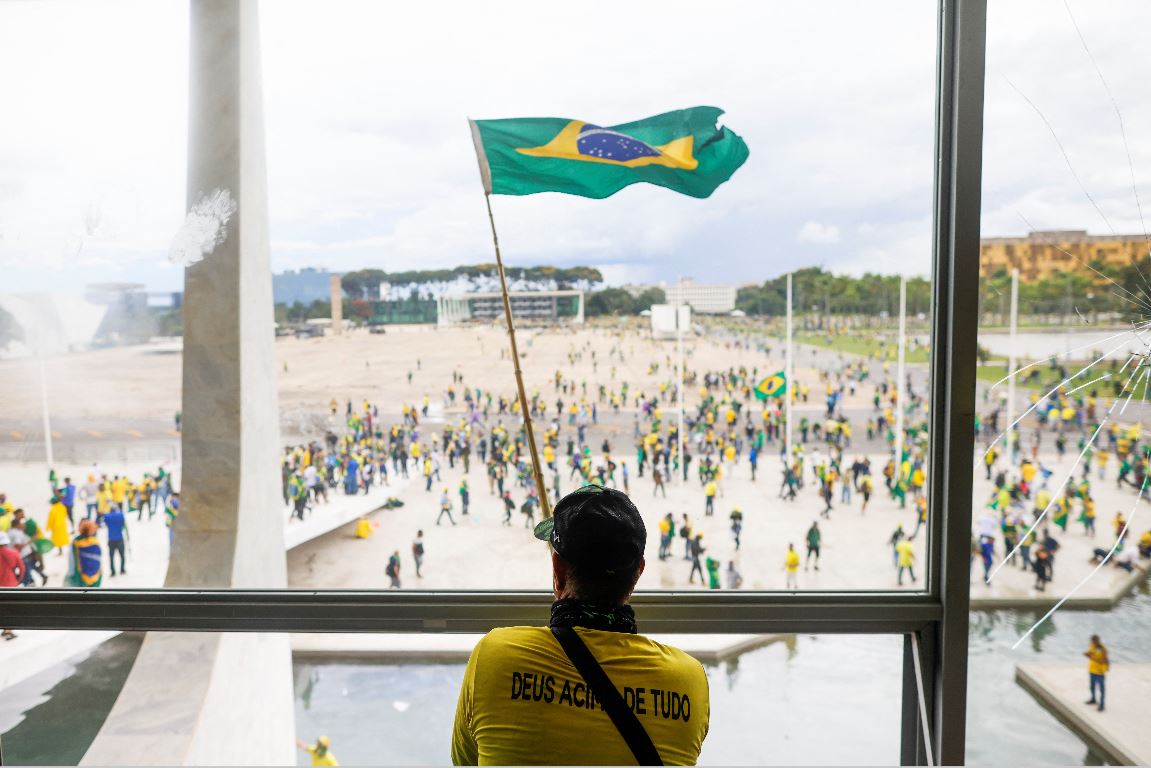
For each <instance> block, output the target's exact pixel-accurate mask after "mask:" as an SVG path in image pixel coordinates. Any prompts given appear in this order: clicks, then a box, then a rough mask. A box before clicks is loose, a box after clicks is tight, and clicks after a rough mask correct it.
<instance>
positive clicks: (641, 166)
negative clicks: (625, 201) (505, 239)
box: [470, 107, 748, 198]
mask: <svg viewBox="0 0 1151 768" xmlns="http://www.w3.org/2000/svg"><path fill="white" fill-rule="evenodd" d="M722 114H723V110H722V109H718V108H716V107H692V108H690V109H681V110H678V111H676V112H666V113H664V114H662V115H656V116H655V117H647V118H644V119H643V120H636V121H635V122H632V123H623V124H621V125H609V126H607V127H603V126H599V125H593V124H592V123H585V122H584V121H582V120H568V119H565V118H558V117H521V118H510V119H504V120H472V121H470V122H471V128H472V139H473V140H474V141H475V144H476V155H477V156H478V158H479V161H480V175H481V176H482V177H483V182H484V191H485V192H487V193H488V194H496V195H532V194H535V193H537V192H564V193H566V194H569V195H580V196H581V197H594V198H604V197H609V196H611V195H614V194H615V193H616V192H619V191H620V190H621V189H623V188H624V187H626V186H627V185H629V184H638V183H640V182H647V183H648V184H658V185H659V186H661V187H667V188H668V189H672V190H675V191H676V192H679V193H681V194H684V195H690V196H691V197H708V196H709V195H711V193H712V192H714V191H715V189H716V187H718V186H719V185H720V184H722V183H723V182H725V181H727V180H728V179H730V178H731V175H732V174H733V173H735V171H736V169H738V168H739V166H741V165H743V162H744V160H746V159H747V154H748V151H747V144H745V143H744V141H743V139H741V138H740V137H739V136H737V135H736V134H735V133H733V132H732V131H730V130H729V129H727V128H725V127H723V126H721V125H718V124H717V121H718V120H719V116H720V115H722Z"/></svg>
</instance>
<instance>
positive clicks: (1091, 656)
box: [1087, 647, 1108, 675]
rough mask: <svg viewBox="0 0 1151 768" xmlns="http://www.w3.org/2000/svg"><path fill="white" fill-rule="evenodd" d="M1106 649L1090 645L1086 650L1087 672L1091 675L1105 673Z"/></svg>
mask: <svg viewBox="0 0 1151 768" xmlns="http://www.w3.org/2000/svg"><path fill="white" fill-rule="evenodd" d="M1107 667H1108V664H1107V651H1106V650H1105V649H1104V648H1101V647H1100V648H1096V647H1092V648H1089V649H1088V650H1087V672H1088V674H1092V675H1105V674H1107Z"/></svg>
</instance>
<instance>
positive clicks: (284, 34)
mask: <svg viewBox="0 0 1151 768" xmlns="http://www.w3.org/2000/svg"><path fill="white" fill-rule="evenodd" d="M1068 2H1069V3H1070V8H1071V10H1072V11H1073V12H1074V13H1075V16H1076V19H1077V20H1078V22H1079V25H1080V28H1081V29H1082V32H1083V35H1084V37H1085V39H1086V40H1087V43H1088V45H1089V46H1090V49H1091V52H1092V54H1093V55H1094V57H1095V60H1096V62H1097V63H1098V66H1099V68H1100V69H1101V71H1102V72H1103V75H1104V77H1105V78H1106V81H1107V83H1108V85H1109V86H1110V88H1111V91H1112V92H1113V93H1114V97H1115V99H1116V101H1117V102H1118V104H1119V106H1120V109H1121V111H1122V115H1123V118H1124V120H1125V124H1126V129H1127V135H1128V138H1129V140H1130V153H1131V156H1132V159H1133V164H1134V169H1135V173H1136V177H1137V182H1138V188H1139V190H1140V194H1141V196H1142V199H1143V202H1144V205H1145V206H1147V208H1148V211H1147V216H1148V218H1151V139H1149V138H1148V137H1151V91H1148V89H1147V87H1146V82H1147V72H1148V63H1149V62H1148V59H1147V54H1146V52H1145V50H1143V49H1142V48H1141V47H1140V46H1139V45H1138V43H1137V41H1139V40H1142V39H1143V38H1145V37H1146V33H1147V32H1148V31H1151V3H1148V2H1146V0H1122V1H1121V0H1091V2H1087V0H1068ZM990 5H991V6H992V9H991V16H990V19H989V29H988V38H989V40H988V68H987V75H988V77H987V108H986V124H985V145H986V146H985V153H984V158H985V166H984V200H983V214H984V215H983V231H984V234H985V235H1011V234H1023V233H1024V232H1025V231H1026V229H1027V225H1026V224H1025V223H1024V219H1026V220H1027V221H1029V222H1030V223H1031V224H1032V225H1033V226H1035V227H1036V228H1041V229H1043V228H1068V229H1088V230H1090V231H1092V232H1096V233H1107V232H1109V231H1110V230H1111V229H1114V230H1116V231H1120V232H1137V231H1140V230H1141V228H1142V224H1141V223H1140V217H1139V214H1138V211H1137V207H1136V203H1135V199H1136V198H1135V194H1134V192H1133V190H1132V182H1131V175H1130V171H1129V168H1128V162H1127V152H1126V150H1125V148H1124V145H1123V142H1122V140H1121V138H1120V132H1119V122H1118V120H1117V117H1116V113H1115V111H1114V109H1113V107H1112V106H1111V101H1110V100H1109V97H1108V94H1107V91H1106V90H1105V88H1104V86H1103V84H1102V83H1101V81H1100V79H1099V76H1098V75H1097V74H1096V72H1095V70H1094V68H1093V67H1092V64H1091V61H1090V59H1089V58H1088V56H1087V54H1086V53H1085V52H1084V49H1083V47H1082V45H1081V43H1080V42H1079V38H1078V36H1077V34H1076V31H1075V28H1074V27H1073V26H1072V23H1071V19H1070V17H1069V15H1068V10H1067V7H1066V6H1065V5H1064V2H1063V0H994V1H993V2H991V3H990ZM187 15H188V12H187V3H186V2H178V1H176V0H146V1H145V2H103V1H101V0H85V1H84V2H29V1H27V0H10V1H9V2H4V3H0V73H3V74H0V115H2V118H0V291H4V292H7V291H41V290H56V291H63V292H79V291H81V290H82V288H83V286H84V284H86V283H89V282H97V281H107V280H138V281H141V282H144V283H146V284H148V285H149V287H151V288H153V289H156V290H178V289H179V288H180V287H181V282H182V271H181V270H180V269H179V268H177V267H174V266H172V265H171V264H170V263H169V262H168V251H169V247H170V246H171V244H172V241H173V237H174V235H175V233H176V232H177V230H178V229H179V227H180V224H181V222H182V220H183V218H184V215H185V213H186V210H185V200H184V169H185V159H186V157H185V154H186V150H185V143H186V124H187V87H186V86H187V55H188V49H187V28H188V23H187ZM261 23H262V40H263V64H264V86H265V87H264V97H265V116H266V129H267V152H268V175H269V219H270V226H271V238H272V244H271V247H272V261H273V265H274V267H275V269H277V270H281V269H287V268H298V267H305V266H316V267H326V268H329V269H334V270H349V269H356V268H360V267H369V266H370V267H379V268H383V269H387V270H399V269H409V268H414V267H438V266H454V265H457V264H461V263H474V262H477V261H489V260H491V256H492V254H491V241H490V236H489V234H488V230H487V219H486V214H485V212H484V205H483V199H482V192H481V188H480V184H479V178H478V173H477V171H476V163H475V157H474V152H473V149H472V145H471V140H470V137H469V134H468V130H467V124H466V118H467V117H468V116H471V117H477V118H495V117H512V116H556V117H569V118H579V119H583V120H587V121H589V122H595V123H598V124H601V125H610V124H614V123H620V122H627V121H630V120H634V119H637V118H640V117H644V116H647V115H652V114H656V113H659V112H663V111H667V110H669V109H676V108H681V107H687V106H693V105H700V104H708V105H715V106H719V107H722V108H723V109H725V110H726V112H727V114H726V115H725V116H724V118H723V121H724V123H725V124H726V125H728V126H729V127H730V128H732V129H733V130H735V131H736V132H737V133H739V134H740V135H742V136H743V137H744V139H745V140H746V141H747V143H748V145H749V147H750V149H751V157H750V158H749V160H748V162H747V164H746V165H745V166H744V167H743V168H742V169H741V170H740V171H739V172H738V173H737V174H736V175H735V177H734V178H733V179H732V180H731V181H730V182H729V183H727V184H726V185H724V186H723V187H721V188H720V189H719V190H718V191H717V192H716V193H715V194H714V195H713V196H712V197H711V198H709V199H707V200H695V199H691V198H686V197H682V196H679V195H676V194H674V193H672V192H670V191H668V190H665V189H661V188H656V187H650V186H643V185H636V186H632V187H629V188H628V189H625V190H624V191H623V192H621V193H619V194H618V195H616V196H615V197H613V198H611V199H609V200H604V201H594V200H585V199H582V198H577V197H568V196H563V195H551V194H547V195H535V196H531V197H521V198H512V197H497V198H495V199H494V203H493V205H494V207H495V212H496V218H497V221H498V223H499V226H500V235H501V241H502V244H503V246H504V253H505V257H506V258H507V259H508V261H509V262H510V263H513V264H522V265H530V264H540V263H551V264H557V265H573V264H592V265H596V266H598V267H600V268H601V269H602V270H603V271H604V273H605V275H606V276H607V277H608V279H609V280H610V281H612V282H615V283H621V282H629V281H642V282H648V281H660V280H674V279H676V278H677V277H678V276H680V275H683V276H691V277H694V278H695V279H697V280H699V281H701V282H728V281H736V282H741V283H742V282H752V281H760V280H763V279H765V278H769V277H774V276H776V275H778V274H781V273H783V272H786V271H788V270H789V269H793V268H796V267H803V266H813V265H821V266H824V267H827V268H830V269H833V270H837V271H847V272H852V273H859V272H863V271H865V270H871V271H879V272H887V273H891V272H897V271H906V272H908V273H919V274H926V273H927V272H928V270H929V261H930V259H929V257H930V253H929V242H930V225H931V222H930V210H931V181H932V176H931V173H932V156H931V153H932V131H933V128H932V120H933V88H934V83H933V78H934V67H935V32H936V29H935V24H936V18H935V8H934V4H933V3H931V2H928V1H927V0H875V1H874V2H862V1H861V0H842V1H841V2H831V1H829V0H797V1H795V2H726V1H723V0H710V1H709V2H708V3H699V2H691V3H687V2H677V1H676V0H661V1H660V2H647V1H646V0H644V1H637V2H631V3H627V4H625V5H618V6H613V7H608V6H604V5H602V4H599V5H596V6H595V7H594V8H593V7H590V6H586V5H584V6H572V5H570V4H555V3H552V4H545V3H538V2H532V3H529V2H500V3H498V4H497V3H483V4H481V3H466V4H465V3H447V2H435V1H432V0H426V1H425V2H420V3H399V2H387V3H382V2H352V1H351V0H340V1H333V0H324V2H304V1H303V0H276V2H274V3H264V5H263V8H262V18H261ZM1013 86H1014V87H1013ZM1016 88H1017V89H1018V91H1019V92H1022V94H1025V95H1026V97H1027V98H1029V99H1030V100H1031V101H1032V102H1034V104H1035V105H1036V106H1037V107H1038V108H1039V109H1040V110H1041V111H1042V113H1043V115H1044V116H1045V117H1046V119H1047V120H1048V121H1049V122H1050V124H1051V125H1052V126H1053V128H1054V130H1055V131H1056V133H1057V134H1058V136H1059V139H1060V140H1061V141H1062V143H1063V145H1064V147H1065V148H1066V151H1067V153H1068V155H1069V157H1070V158H1071V162H1072V164H1073V165H1074V168H1075V171H1076V172H1077V173H1078V176H1079V178H1080V179H1081V180H1082V183H1083V184H1084V186H1085V187H1086V188H1087V190H1088V191H1089V192H1090V193H1091V195H1092V196H1093V197H1094V198H1095V200H1096V201H1097V202H1098V204H1099V206H1100V207H1101V209H1102V211H1103V215H1102V216H1101V215H1100V214H1099V213H1098V212H1097V211H1096V210H1095V209H1094V207H1093V206H1092V205H1091V203H1090V202H1089V200H1088V199H1087V198H1086V196H1085V195H1084V193H1083V191H1082V190H1081V189H1080V187H1079V185H1078V184H1077V183H1076V180H1075V177H1074V176H1073V175H1072V173H1071V172H1070V171H1069V170H1068V167H1067V165H1066V163H1065V161H1064V159H1063V155H1062V154H1061V153H1060V149H1059V147H1058V145H1057V144H1056V142H1055V140H1054V139H1053V138H1052V135H1051V133H1050V132H1049V131H1048V129H1047V127H1046V126H1045V124H1044V122H1043V120H1042V119H1041V118H1040V117H1039V116H1038V115H1037V114H1036V113H1035V112H1034V111H1033V110H1032V108H1031V107H1030V106H1029V105H1028V103H1027V101H1026V100H1025V99H1024V98H1023V97H1022V96H1021V95H1020V93H1019V92H1017V91H1016V90H1015V89H1016ZM1104 216H1105V217H1106V220H1105V219H1104Z"/></svg>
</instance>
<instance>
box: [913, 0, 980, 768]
mask: <svg viewBox="0 0 1151 768" xmlns="http://www.w3.org/2000/svg"><path fill="white" fill-rule="evenodd" d="M986 23H987V3H986V0H942V2H941V6H940V24H939V59H938V62H939V63H938V67H937V73H938V82H939V85H938V102H937V117H936V161H937V162H936V179H935V232H934V243H933V247H934V265H933V305H934V307H933V313H932V320H933V326H934V327H933V333H932V365H931V404H932V409H931V444H930V456H931V463H930V472H929V475H930V478H931V487H930V494H931V496H930V499H931V507H932V521H933V523H934V524H933V525H932V526H930V530H929V531H928V541H929V545H928V546H929V550H928V556H929V581H928V588H929V591H930V593H931V594H932V595H933V596H934V597H936V598H937V599H938V600H939V603H940V605H941V607H942V610H943V615H942V617H941V621H940V622H939V623H938V625H937V626H936V627H934V628H933V631H932V632H929V633H925V635H926V636H925V637H924V638H923V639H924V640H925V643H924V644H925V645H926V646H927V647H928V650H927V651H925V658H924V662H925V665H926V666H925V669H926V674H927V676H928V678H929V680H928V681H925V682H926V683H927V685H928V687H929V688H931V689H932V691H931V693H930V699H929V705H928V706H929V707H930V708H931V709H932V718H931V724H932V730H933V733H932V736H933V738H934V740H935V747H936V749H935V754H936V759H937V760H938V761H939V763H940V764H941V765H956V764H962V763H963V761H964V755H965V741H966V708H967V651H968V649H967V632H968V610H969V607H970V601H969V597H970V596H969V592H970V588H969V574H970V559H969V554H970V541H971V494H972V469H971V456H972V453H973V450H974V421H975V365H976V360H977V356H976V350H977V339H978V331H979V323H978V293H979V211H980V199H981V198H980V196H981V187H980V185H981V179H982V151H983V88H984V68H985V60H984V52H985V38H986ZM904 690H905V691H906V690H907V686H906V685H905V686H904ZM905 710H906V707H905ZM905 727H906V722H905ZM904 743H905V744H906V743H908V742H907V740H906V738H905V739H904ZM917 757H918V758H919V759H922V755H918V756H917Z"/></svg>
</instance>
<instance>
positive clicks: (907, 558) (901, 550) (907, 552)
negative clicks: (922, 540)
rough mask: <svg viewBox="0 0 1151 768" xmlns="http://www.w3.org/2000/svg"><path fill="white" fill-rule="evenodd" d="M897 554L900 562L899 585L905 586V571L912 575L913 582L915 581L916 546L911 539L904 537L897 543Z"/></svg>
mask: <svg viewBox="0 0 1151 768" xmlns="http://www.w3.org/2000/svg"><path fill="white" fill-rule="evenodd" d="M895 555H896V557H897V558H898V563H899V586H901V587H902V586H903V571H904V569H906V570H907V572H908V574H910V575H911V583H912V584H914V583H915V568H914V566H915V548H914V545H912V543H911V540H910V539H902V540H900V542H899V543H898V544H896V545H895Z"/></svg>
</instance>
